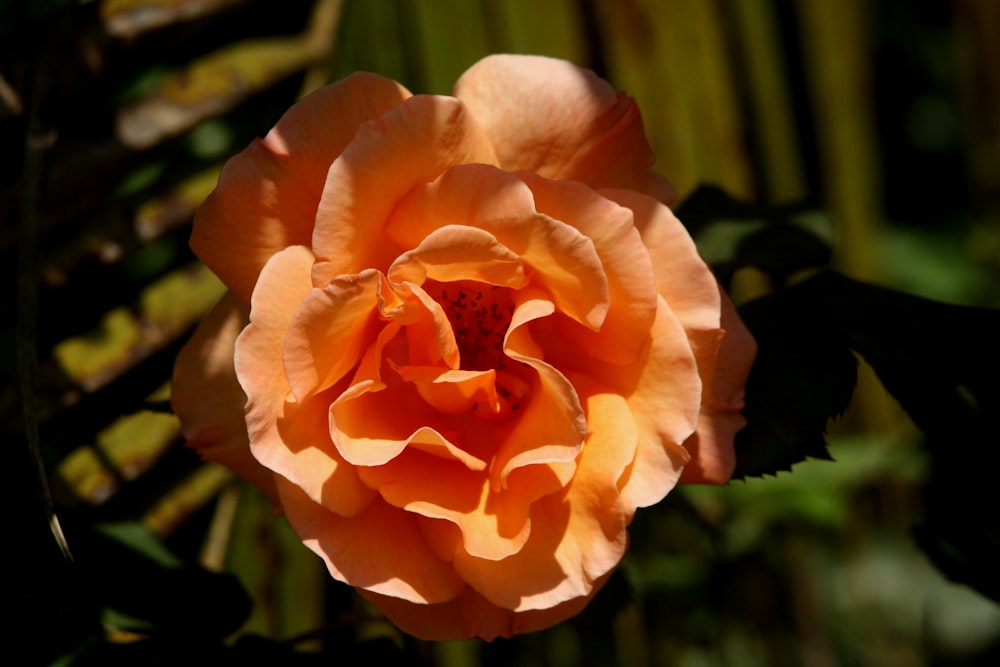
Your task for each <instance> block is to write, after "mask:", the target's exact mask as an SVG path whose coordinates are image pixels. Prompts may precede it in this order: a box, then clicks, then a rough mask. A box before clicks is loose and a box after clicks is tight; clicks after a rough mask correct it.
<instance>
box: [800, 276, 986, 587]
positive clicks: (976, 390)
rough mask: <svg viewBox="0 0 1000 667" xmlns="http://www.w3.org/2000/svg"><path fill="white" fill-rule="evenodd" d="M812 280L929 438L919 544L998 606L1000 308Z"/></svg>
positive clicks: (839, 280) (834, 279)
mask: <svg viewBox="0 0 1000 667" xmlns="http://www.w3.org/2000/svg"><path fill="white" fill-rule="evenodd" d="M813 282H814V285H815V287H816V289H815V290H813V291H814V292H815V293H816V294H817V296H818V297H819V299H820V303H821V306H820V307H822V308H823V310H824V311H825V312H826V313H827V315H828V317H830V319H831V322H832V323H833V324H834V325H835V326H836V327H837V328H838V329H839V330H841V331H842V332H843V334H844V336H845V337H846V338H847V339H848V341H849V342H850V345H851V346H852V347H853V348H854V349H855V350H857V351H858V352H859V353H860V354H861V355H862V356H863V357H864V358H865V360H866V361H868V363H870V364H871V365H872V367H873V368H874V370H875V372H876V373H877V374H878V377H879V379H880V380H881V381H882V383H883V384H884V385H885V387H886V389H887V390H888V391H889V392H890V393H891V394H892V395H893V396H894V397H895V398H896V400H898V401H899V403H900V405H901V406H902V407H903V409H904V410H906V412H907V413H908V414H909V415H910V417H911V418H912V419H913V421H914V423H915V424H916V425H917V426H918V427H920V429H921V430H922V431H923V432H924V435H925V436H926V437H927V445H928V449H929V452H930V454H931V457H932V463H931V479H930V481H929V483H928V485H927V486H926V487H925V494H924V500H925V510H924V520H923V523H922V525H921V526H920V527H919V528H918V530H917V538H918V541H919V542H920V544H921V546H922V547H923V548H924V549H925V550H926V551H927V553H928V555H930V556H931V558H932V559H933V560H934V561H935V563H936V564H937V565H938V566H939V567H940V568H941V569H942V570H943V571H944V572H945V573H947V574H948V575H949V576H951V577H952V578H953V579H956V580H958V581H961V582H964V583H968V584H970V585H972V586H974V587H975V588H977V589H978V590H979V591H980V592H982V593H984V594H986V595H989V596H991V597H992V598H994V599H996V600H1000V575H998V572H997V567H996V564H997V563H998V562H1000V485H998V484H997V483H996V475H997V471H998V470H1000V432H998V430H997V421H996V420H997V415H1000V383H998V378H1000V347H998V341H1000V311H996V310H988V309H982V308H972V307H965V306H954V305H949V304H943V303H938V302H935V301H930V300H927V299H922V298H919V297H914V296H910V295H907V294H901V293H899V292H894V291H892V290H887V289H884V288H880V287H875V286H873V285H867V284H864V283H859V282H855V281H852V280H849V279H847V278H845V277H843V276H840V275H837V274H833V273H830V274H824V275H822V276H818V277H817V280H815V281H813Z"/></svg>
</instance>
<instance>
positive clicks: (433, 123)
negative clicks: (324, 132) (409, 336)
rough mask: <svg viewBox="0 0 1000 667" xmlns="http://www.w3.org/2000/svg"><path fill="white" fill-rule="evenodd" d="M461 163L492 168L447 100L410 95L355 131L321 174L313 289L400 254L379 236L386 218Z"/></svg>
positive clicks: (479, 138)
mask: <svg viewBox="0 0 1000 667" xmlns="http://www.w3.org/2000/svg"><path fill="white" fill-rule="evenodd" d="M466 163H486V164H495V163H496V155H495V154H494V152H493V148H492V146H491V145H490V143H489V140H488V139H487V137H486V135H485V134H483V132H482V130H481V129H480V128H479V126H478V125H477V124H476V123H475V121H474V120H473V118H472V116H471V115H470V114H469V113H468V111H467V110H466V108H465V106H464V105H463V104H462V103H461V102H460V101H459V100H457V99H455V98H451V97H436V96H430V95H418V96H416V97H411V98H410V99H409V100H407V101H406V102H405V103H404V104H402V105H401V106H399V107H397V108H396V109H393V110H392V111H390V112H389V113H386V114H384V115H382V116H381V117H379V118H377V119H375V120H373V121H370V122H368V123H365V124H363V125H362V126H361V127H359V128H358V131H357V134H356V135H355V136H354V139H353V140H352V141H351V143H350V145H348V146H347V148H345V149H344V151H343V153H341V155H340V156H339V157H338V158H337V159H336V160H335V161H334V162H333V165H332V166H331V167H330V171H329V173H328V174H327V180H326V186H325V187H324V189H323V197H322V200H321V201H320V204H319V209H318V212H317V215H316V228H315V231H314V233H313V243H312V247H313V250H314V251H315V253H316V257H317V264H316V267H315V270H314V273H313V280H314V282H315V284H316V285H317V286H322V285H324V284H326V283H327V282H328V281H329V280H330V279H332V278H333V277H334V276H337V275H340V274H348V273H357V272H359V271H361V270H363V269H366V268H377V269H382V270H384V269H385V268H386V267H388V265H389V264H390V262H391V261H392V258H394V257H395V256H396V255H398V254H399V252H400V250H401V248H399V247H396V246H395V245H394V244H393V243H392V242H391V239H389V238H388V237H387V236H386V235H385V233H384V229H383V227H384V225H385V222H386V220H387V218H388V217H389V213H390V212H391V211H392V209H393V208H394V207H395V206H396V204H397V203H398V202H399V200H400V199H402V198H403V197H404V196H405V195H406V194H407V193H408V192H409V191H410V190H412V189H413V188H415V187H417V186H418V185H422V184H424V183H429V182H431V181H433V180H434V179H435V178H437V177H438V176H440V175H441V174H442V173H443V172H444V171H445V170H446V169H448V168H449V167H451V166H453V165H456V164H466ZM410 247H412V246H410Z"/></svg>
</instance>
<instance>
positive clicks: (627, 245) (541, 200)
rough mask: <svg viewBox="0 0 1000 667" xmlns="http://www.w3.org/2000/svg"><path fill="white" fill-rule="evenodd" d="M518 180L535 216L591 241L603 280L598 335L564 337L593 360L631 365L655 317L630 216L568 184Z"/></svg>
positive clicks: (643, 253)
mask: <svg viewBox="0 0 1000 667" xmlns="http://www.w3.org/2000/svg"><path fill="white" fill-rule="evenodd" d="M518 176H519V177H520V178H521V179H522V180H524V182H525V183H526V184H527V185H528V187H530V188H531V192H532V194H533V195H534V197H535V207H536V208H537V209H538V211H539V212H541V213H545V214H546V215H550V216H552V217H553V218H556V219H557V220H561V221H563V222H565V223H567V224H569V225H572V226H573V227H575V228H576V229H578V230H580V232H581V233H582V234H583V235H584V236H586V237H587V238H589V239H590V240H591V241H593V243H594V248H595V249H596V251H597V254H598V256H599V257H600V258H601V263H602V265H603V268H604V273H605V275H606V276H607V281H608V290H609V294H610V306H609V309H608V313H607V316H606V317H605V318H604V322H603V323H602V324H601V328H600V331H591V330H586V329H579V328H576V327H567V328H566V329H565V331H564V333H565V335H567V336H569V337H571V338H573V339H574V340H575V341H576V342H577V343H578V344H579V345H580V346H581V347H582V348H583V349H584V350H586V352H587V353H588V354H589V355H590V356H592V357H595V358H597V359H601V360H604V361H609V362H612V363H621V364H624V363H628V362H630V361H634V360H635V358H636V357H637V356H638V355H639V353H640V351H641V350H642V347H643V345H644V344H645V341H646V336H647V333H648V332H649V328H650V327H651V326H652V324H653V319H654V318H655V317H656V294H657V290H656V282H655V279H654V274H653V266H652V262H651V261H650V257H649V252H648V251H647V249H646V246H644V245H643V240H642V239H641V238H640V236H639V233H638V232H637V231H636V228H635V225H634V224H633V215H632V211H631V210H629V209H628V208H624V207H622V206H619V205H617V204H615V203H614V202H612V201H610V200H608V199H606V198H605V197H603V196H601V195H599V194H597V193H596V192H594V190H592V189H591V188H588V187H587V186H585V185H582V184H580V183H577V182H574V181H551V180H548V179H544V178H541V177H539V176H537V175H535V174H530V173H526V172H521V173H519V174H518ZM640 196H641V195H640ZM647 199H648V198H647ZM650 201H655V200H650ZM663 208H664V209H665V210H668V209H666V207H663ZM668 303H669V299H668Z"/></svg>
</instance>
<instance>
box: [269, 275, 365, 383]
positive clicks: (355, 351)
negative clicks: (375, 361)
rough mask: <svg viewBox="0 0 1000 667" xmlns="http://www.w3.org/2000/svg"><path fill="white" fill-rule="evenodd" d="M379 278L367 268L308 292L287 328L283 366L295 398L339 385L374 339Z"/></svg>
mask: <svg viewBox="0 0 1000 667" xmlns="http://www.w3.org/2000/svg"><path fill="white" fill-rule="evenodd" d="M381 282H382V276H381V275H380V274H379V273H378V272H377V271H375V270H374V269H370V270H368V271H362V272H361V273H360V274H358V275H355V276H341V277H338V278H336V279H334V280H333V281H332V282H331V283H330V284H329V285H327V286H325V287H322V288H314V289H312V290H310V291H309V292H308V293H307V294H306V296H305V297H304V298H303V300H302V303H301V306H300V307H299V308H298V309H297V311H296V313H295V315H294V317H293V319H292V321H291V322H290V324H289V329H288V334H287V336H286V338H285V345H284V353H283V359H284V367H285V372H286V374H287V376H288V382H289V385H290V387H291V390H292V393H293V394H294V395H295V397H296V398H297V399H298V400H300V401H301V400H304V399H305V398H306V397H307V396H310V395H311V394H314V393H317V392H320V391H323V390H325V389H328V388H329V387H332V386H333V385H334V384H335V383H337V382H339V381H340V380H341V379H342V378H343V377H344V376H345V375H346V374H347V373H348V372H350V370H351V369H352V368H354V367H355V366H356V365H357V363H358V360H359V359H360V358H361V354H362V351H363V349H364V345H365V344H366V343H367V342H368V341H370V340H371V339H372V338H374V336H375V327H376V324H377V322H378V291H379V288H380V286H381Z"/></svg>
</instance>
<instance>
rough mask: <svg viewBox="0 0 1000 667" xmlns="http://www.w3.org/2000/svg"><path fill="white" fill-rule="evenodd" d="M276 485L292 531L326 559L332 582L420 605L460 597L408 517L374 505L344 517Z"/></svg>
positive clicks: (458, 584) (457, 584) (447, 569)
mask: <svg viewBox="0 0 1000 667" xmlns="http://www.w3.org/2000/svg"><path fill="white" fill-rule="evenodd" d="M277 482H278V494H279V497H280V498H281V505H282V507H283V508H284V509H285V514H286V516H288V520H289V522H291V524H292V528H294V529H295V532H296V533H298V535H299V537H301V538H302V541H303V542H304V543H305V545H306V546H307V547H309V548H310V549H312V550H313V551H314V552H316V553H317V554H318V555H319V556H320V557H322V558H323V560H324V561H326V565H327V568H328V569H329V571H330V574H331V575H333V577H334V578H335V579H338V580H339V581H343V582H345V583H348V584H350V585H351V586H356V587H358V588H363V589H365V590H369V591H373V592H375V593H380V594H382V595H389V596H392V597H398V598H402V599H404V600H409V601H410V602H418V603H425V604H426V603H430V604H434V603H439V602H446V601H448V600H452V599H454V598H455V596H457V595H458V594H459V593H461V591H462V588H463V587H464V584H463V583H462V580H461V579H459V578H458V577H457V576H456V575H455V573H454V571H453V570H452V568H451V566H450V565H449V564H447V563H445V562H443V561H441V560H440V559H438V557H437V556H436V555H434V553H433V552H432V551H431V550H430V548H429V547H428V546H427V543H426V541H425V540H424V537H423V535H421V533H420V529H419V527H418V526H417V520H416V517H415V516H414V515H412V514H410V513H409V512H405V511H403V510H398V509H396V508H394V507H390V506H389V505H387V504H386V503H384V502H381V501H377V502H373V503H371V504H370V505H369V506H368V507H367V508H366V509H365V511H364V512H362V513H361V514H358V515H357V516H354V517H350V518H345V517H342V516H339V515H337V514H333V513H332V512H329V511H327V510H326V509H324V508H323V507H322V506H321V505H318V504H317V503H315V502H313V501H312V500H310V499H309V497H308V496H306V495H305V494H304V493H303V492H302V490H301V489H299V488H298V487H297V486H296V485H294V484H291V483H290V482H288V481H286V480H284V479H281V478H278V480H277Z"/></svg>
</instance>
